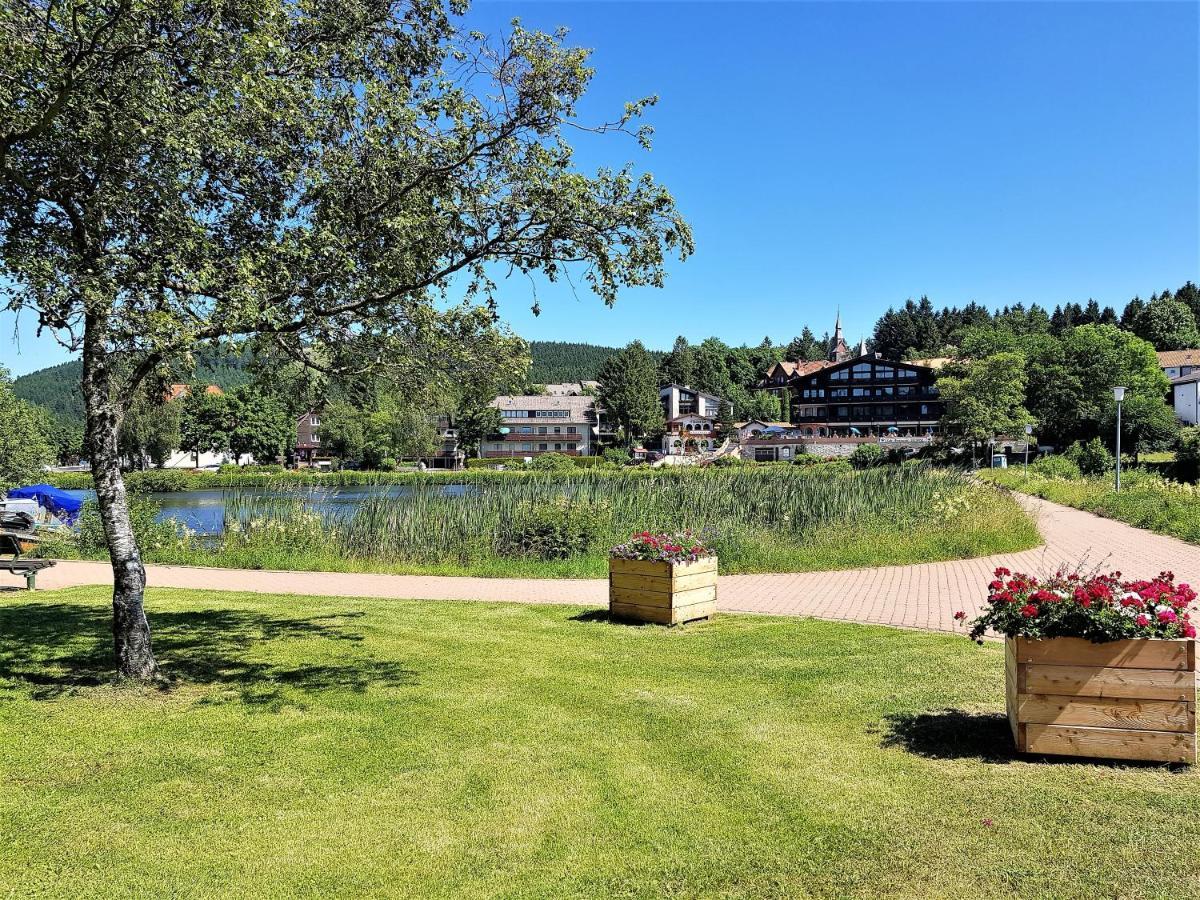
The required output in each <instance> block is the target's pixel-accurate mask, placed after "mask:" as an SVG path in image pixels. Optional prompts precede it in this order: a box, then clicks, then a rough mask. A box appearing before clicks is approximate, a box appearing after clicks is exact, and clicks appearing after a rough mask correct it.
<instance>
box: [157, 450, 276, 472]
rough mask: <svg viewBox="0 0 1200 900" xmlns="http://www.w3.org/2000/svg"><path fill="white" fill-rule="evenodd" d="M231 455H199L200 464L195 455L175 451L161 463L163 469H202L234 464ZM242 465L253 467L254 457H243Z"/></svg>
mask: <svg viewBox="0 0 1200 900" xmlns="http://www.w3.org/2000/svg"><path fill="white" fill-rule="evenodd" d="M235 461H236V460H234V458H233V455H232V454H229V453H201V454H200V462H199V463H197V462H196V454H195V453H189V452H188V451H186V450H175V451H174V452H172V453H171V455H170V456H169V457H167V461H166V462H165V463H163V468H164V469H196V468H200V469H203V468H205V467H206V466H224V465H229V464H231V463H233V462H235ZM242 465H247V466H252V465H254V457H252V456H249V455H247V456H243V457H242Z"/></svg>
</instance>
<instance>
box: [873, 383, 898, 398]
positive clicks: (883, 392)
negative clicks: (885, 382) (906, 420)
mask: <svg viewBox="0 0 1200 900" xmlns="http://www.w3.org/2000/svg"><path fill="white" fill-rule="evenodd" d="M895 392H896V389H895V388H894V387H890V386H889V387H881V388H875V396H876V397H890V396H892V394H894V393H895Z"/></svg>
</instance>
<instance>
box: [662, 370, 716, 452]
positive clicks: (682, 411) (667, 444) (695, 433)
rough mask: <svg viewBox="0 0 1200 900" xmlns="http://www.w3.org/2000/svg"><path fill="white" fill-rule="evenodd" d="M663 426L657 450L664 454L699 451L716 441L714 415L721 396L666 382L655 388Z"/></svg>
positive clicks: (710, 448)
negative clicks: (661, 412) (661, 411)
mask: <svg viewBox="0 0 1200 900" xmlns="http://www.w3.org/2000/svg"><path fill="white" fill-rule="evenodd" d="M658 400H659V402H660V403H661V404H662V408H663V419H665V420H666V428H665V430H664V432H663V437H662V447H661V450H662V452H663V453H664V454H666V455H668V456H680V455H686V454H690V453H703V452H705V451H708V450H712V449H714V448H715V447H716V446H717V444H718V441H719V437H718V435H717V417H718V416H719V415H720V411H721V398H720V397H718V396H717V395H716V394H708V393H705V392H704V391H698V390H695V389H694V388H690V387H688V386H687V385H683V384H668V385H666V386H665V387H662V388H660V389H659V392H658Z"/></svg>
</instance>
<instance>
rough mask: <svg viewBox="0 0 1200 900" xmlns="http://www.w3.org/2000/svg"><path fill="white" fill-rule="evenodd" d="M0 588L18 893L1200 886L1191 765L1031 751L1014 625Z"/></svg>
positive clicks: (0, 864) (1, 789) (5, 758)
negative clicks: (1010, 685)
mask: <svg viewBox="0 0 1200 900" xmlns="http://www.w3.org/2000/svg"><path fill="white" fill-rule="evenodd" d="M107 600H108V598H107V594H106V592H105V591H102V590H99V589H77V590H70V591H62V592H53V593H51V592H48V593H42V594H37V595H33V596H28V595H25V594H21V593H16V592H14V593H6V594H0V737H2V739H3V747H4V752H3V753H0V847H3V852H0V894H5V895H12V896H20V897H26V896H36V897H80V896H87V897H122V898H124V897H134V896H137V897H162V896H180V897H194V896H205V897H208V896H222V897H239V898H240V897H322V898H325V897H347V896H374V897H377V896H405V897H446V898H451V897H453V898H473V897H589V898H592V897H754V898H759V897H781V898H782V897H788V898H792V897H808V896H812V897H847V896H863V897H912V898H929V897H972V898H973V897H1018V896H1019V897H1047V898H1071V897H1079V898H1095V897H1123V898H1142V897H1163V898H1167V897H1170V898H1179V897H1191V896H1197V895H1198V894H1200V858H1198V857H1197V855H1196V852H1195V848H1196V846H1197V844H1198V843H1200V817H1197V816H1196V814H1195V797H1196V792H1197V790H1198V789H1200V776H1198V775H1197V774H1196V772H1195V771H1190V770H1171V769H1166V768H1156V767H1139V766H1112V765H1106V764H1100V763H1080V762H1068V763H1063V762H1050V761H1044V760H1017V759H1013V758H1012V756H1011V754H1010V751H1009V746H1010V745H1009V736H1008V732H1007V724H1006V722H1005V720H1004V719H1003V718H1002V716H1001V710H1002V709H1003V674H1002V660H1001V648H1000V647H999V646H992V645H989V646H987V647H983V648H979V647H976V646H975V645H973V644H970V643H969V642H968V641H966V640H965V639H963V638H956V637H952V636H946V635H933V634H921V633H914V632H905V631H900V630H893V629H886V628H877V627H867V626H857V625H847V624H833V623H823V622H816V621H802V620H786V619H771V618H765V617H749V616H745V617H743V616H723V617H719V618H718V619H717V620H715V621H714V622H712V623H709V624H700V625H692V626H687V627H685V628H681V629H675V630H666V629H661V628H657V627H630V626H620V625H615V624H612V623H609V622H607V621H605V620H604V619H603V617H601V616H599V615H596V614H592V613H588V612H586V611H582V612H581V610H580V609H578V608H566V607H525V606H517V605H511V606H504V605H491V604H453V603H433V602H425V603H421V602H407V601H405V602H396V601H369V600H358V599H355V600H348V599H330V598H310V597H273V596H264V595H247V594H224V595H222V594H219V593H212V592H206V593H200V592H178V591H163V590H152V591H151V592H150V593H149V595H148V607H149V610H150V618H151V623H152V626H153V627H154V629H155V632H156V642H157V648H158V653H159V657H160V659H161V661H162V663H163V665H164V666H165V668H166V669H167V670H168V671H169V672H171V673H173V675H174V676H175V679H176V680H175V681H174V683H173V685H172V687H171V688H170V689H169V690H162V691H160V690H134V689H130V688H120V687H116V686H113V685H111V684H110V683H109V682H108V672H109V660H108V644H109V637H108V621H107Z"/></svg>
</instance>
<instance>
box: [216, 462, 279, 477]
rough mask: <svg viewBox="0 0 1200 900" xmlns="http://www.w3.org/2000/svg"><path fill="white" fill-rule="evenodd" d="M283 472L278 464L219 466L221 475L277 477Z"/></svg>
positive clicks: (231, 464) (228, 464)
mask: <svg viewBox="0 0 1200 900" xmlns="http://www.w3.org/2000/svg"><path fill="white" fill-rule="evenodd" d="M282 471H283V466H282V465H280V464H279V463H262V464H261V465H253V466H239V465H238V464H237V463H225V465H223V466H221V474H222V475H278V474H279V473H280V472H282Z"/></svg>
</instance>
